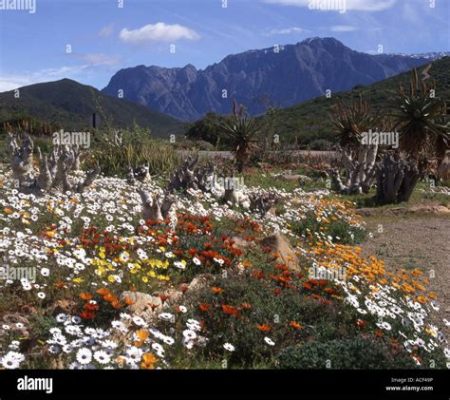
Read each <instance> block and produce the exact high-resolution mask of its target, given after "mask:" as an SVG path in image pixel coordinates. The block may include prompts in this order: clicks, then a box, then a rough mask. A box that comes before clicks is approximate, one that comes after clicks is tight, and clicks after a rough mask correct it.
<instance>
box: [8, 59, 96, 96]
mask: <svg viewBox="0 0 450 400" xmlns="http://www.w3.org/2000/svg"><path fill="white" fill-rule="evenodd" d="M87 68H89V65H78V66H63V67H60V68H46V69H42V70H39V71H36V72H32V73H26V72H24V73H22V74H1V75H0V92H6V91H8V90H13V89H17V88H19V87H22V86H28V85H33V84H35V83H42V82H50V81H57V80H60V79H63V78H72V79H75V78H76V77H77V76H78V75H79V74H81V73H82V72H83V74H84V73H85V72H86V69H87Z"/></svg>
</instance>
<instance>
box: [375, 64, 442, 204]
mask: <svg viewBox="0 0 450 400" xmlns="http://www.w3.org/2000/svg"><path fill="white" fill-rule="evenodd" d="M433 90H434V84H433V83H432V84H427V82H426V81H424V80H421V81H419V78H418V73H417V70H416V69H414V70H413V71H412V73H411V79H410V85H409V91H406V90H405V89H404V88H403V87H402V86H401V87H400V89H399V92H398V96H397V98H396V102H395V105H394V107H395V111H394V113H392V116H393V118H394V125H393V126H394V131H397V130H398V131H399V133H400V150H401V152H402V153H399V152H397V154H388V155H386V156H385V158H384V160H383V162H382V163H381V164H380V165H379V166H378V176H377V194H376V202H377V203H378V204H389V203H400V202H403V201H409V199H410V197H411V194H412V193H413V191H414V188H415V187H416V185H417V182H418V181H419V179H420V177H421V176H423V174H424V173H425V171H426V169H427V166H428V163H429V161H430V158H431V157H433V156H435V155H437V156H438V157H441V159H442V158H443V156H444V155H445V151H446V150H447V148H448V143H449V135H448V134H447V133H446V130H447V128H446V126H445V125H441V124H439V123H438V122H437V121H438V120H439V119H440V118H442V117H443V116H444V115H445V102H443V101H442V100H440V99H439V98H435V97H434V96H432V93H433Z"/></svg>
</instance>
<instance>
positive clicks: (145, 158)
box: [87, 132, 179, 177]
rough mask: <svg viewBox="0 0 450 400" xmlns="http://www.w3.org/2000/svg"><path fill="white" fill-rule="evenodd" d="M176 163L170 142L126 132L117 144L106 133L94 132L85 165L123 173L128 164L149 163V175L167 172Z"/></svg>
mask: <svg viewBox="0 0 450 400" xmlns="http://www.w3.org/2000/svg"><path fill="white" fill-rule="evenodd" d="M178 162H179V157H178V155H177V153H176V151H175V149H174V147H173V146H172V145H171V144H170V143H169V142H163V141H162V140H157V139H153V138H151V137H150V136H148V135H144V134H142V133H133V132H125V133H124V134H123V135H122V143H116V142H115V141H114V139H113V138H111V137H109V135H107V134H103V135H96V137H95V140H94V141H93V146H92V150H91V151H90V158H89V159H88V161H87V164H88V166H90V167H92V166H93V165H95V164H97V163H98V164H99V165H100V168H101V170H102V172H103V173H104V174H105V175H108V176H114V175H117V176H119V177H124V176H126V174H127V172H128V167H129V166H130V165H131V166H132V167H137V166H142V165H146V164H148V165H149V170H150V174H151V175H157V176H161V175H166V174H168V173H170V172H172V171H173V170H174V169H175V168H176V166H177V164H178Z"/></svg>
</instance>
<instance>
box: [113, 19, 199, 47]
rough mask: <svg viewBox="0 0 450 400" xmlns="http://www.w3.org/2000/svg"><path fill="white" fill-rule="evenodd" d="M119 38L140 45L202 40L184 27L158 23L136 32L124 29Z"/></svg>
mask: <svg viewBox="0 0 450 400" xmlns="http://www.w3.org/2000/svg"><path fill="white" fill-rule="evenodd" d="M119 38H120V39H121V40H122V41H123V42H126V43H134V44H138V43H146V42H174V41H176V40H179V39H187V40H196V39H199V38H200V35H198V34H197V33H196V32H195V31H193V30H192V29H189V28H187V27H185V26H182V25H178V24H174V25H168V24H165V23H164V22H158V23H156V24H149V25H145V26H143V27H142V28H139V29H134V30H128V29H126V28H124V29H122V30H121V31H120V34H119Z"/></svg>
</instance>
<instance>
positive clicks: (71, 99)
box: [0, 78, 181, 136]
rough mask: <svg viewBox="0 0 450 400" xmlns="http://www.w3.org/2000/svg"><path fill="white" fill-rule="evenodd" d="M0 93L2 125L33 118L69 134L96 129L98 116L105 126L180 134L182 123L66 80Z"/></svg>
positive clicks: (155, 132)
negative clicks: (15, 95)
mask: <svg viewBox="0 0 450 400" xmlns="http://www.w3.org/2000/svg"><path fill="white" fill-rule="evenodd" d="M15 93H16V91H15V90H11V91H7V92H2V93H0V122H3V123H5V122H8V121H9V120H12V119H20V118H25V119H27V118H33V119H35V120H39V121H41V122H42V123H47V124H49V125H52V126H59V127H61V128H64V129H67V130H76V129H89V128H92V115H93V114H94V113H96V115H97V116H98V117H100V119H101V125H103V126H106V124H107V123H111V126H113V127H114V128H132V127H133V126H134V125H135V124H137V125H139V126H141V127H143V128H148V129H151V130H152V132H153V133H154V134H155V135H157V136H162V135H165V134H166V133H168V132H169V131H174V130H177V129H178V127H179V126H181V123H180V121H178V120H176V119H174V118H173V117H170V116H166V115H163V114H161V113H159V112H155V111H152V110H150V109H149V108H147V107H144V106H142V105H138V104H135V103H132V102H129V101H127V100H123V99H117V98H112V97H111V96H107V95H105V94H103V93H101V92H100V91H99V90H98V89H96V88H94V87H92V86H89V85H84V84H81V83H79V82H76V81H74V80H71V79H68V78H64V79H60V80H57V81H52V82H45V83H36V84H33V85H28V86H24V87H21V88H19V89H18V93H19V98H15V97H14V94H15Z"/></svg>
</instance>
